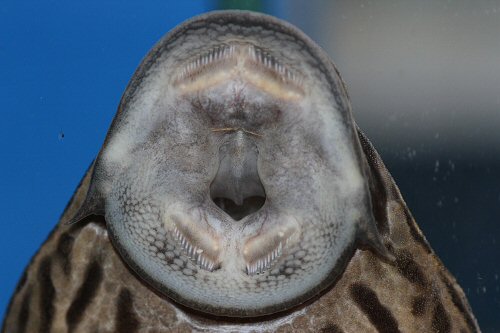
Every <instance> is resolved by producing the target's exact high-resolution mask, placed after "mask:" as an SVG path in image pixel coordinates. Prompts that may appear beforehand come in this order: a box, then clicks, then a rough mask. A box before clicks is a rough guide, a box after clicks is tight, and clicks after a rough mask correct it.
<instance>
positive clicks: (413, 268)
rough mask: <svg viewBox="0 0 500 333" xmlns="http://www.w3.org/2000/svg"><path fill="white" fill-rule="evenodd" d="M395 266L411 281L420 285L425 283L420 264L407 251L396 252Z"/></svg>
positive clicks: (423, 285) (422, 285)
mask: <svg viewBox="0 0 500 333" xmlns="http://www.w3.org/2000/svg"><path fill="white" fill-rule="evenodd" d="M396 267H397V268H398V270H399V272H400V273H401V274H402V275H403V276H404V277H405V278H406V279H407V280H408V281H410V282H411V283H413V284H417V285H419V286H420V287H425V285H427V279H426V278H425V276H424V273H422V270H421V268H420V266H419V265H418V264H417V263H416V262H415V260H413V256H412V255H411V253H410V252H408V251H404V250H403V251H398V252H396Z"/></svg>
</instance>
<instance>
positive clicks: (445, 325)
mask: <svg viewBox="0 0 500 333" xmlns="http://www.w3.org/2000/svg"><path fill="white" fill-rule="evenodd" d="M432 329H433V330H434V332H436V333H448V332H451V322H450V317H449V315H448V313H447V312H446V310H445V309H444V306H443V303H441V301H438V303H437V304H436V306H435V307H434V314H433V315H432Z"/></svg>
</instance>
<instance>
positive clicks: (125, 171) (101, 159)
mask: <svg viewBox="0 0 500 333" xmlns="http://www.w3.org/2000/svg"><path fill="white" fill-rule="evenodd" d="M332 143H334V144H332ZM360 152H361V149H360V145H359V141H358V139H357V136H356V131H355V127H354V122H353V121H352V117H351V113H350V106H349V104H348V101H347V97H346V94H345V91H344V88H343V86H342V83H341V79H340V77H339V76H338V74H337V72H336V71H335V68H334V67H333V65H332V63H331V62H330V61H329V60H328V58H327V56H326V55H325V53H324V52H323V51H322V50H321V49H320V48H319V47H318V46H317V45H315V44H314V43H313V42H312V41H311V40H310V39H309V38H308V37H307V36H305V35H304V34H303V33H302V32H300V31H298V30H297V29H296V28H294V27H292V26H290V25H289V24H287V23H285V22H283V21H279V20H277V19H275V18H271V17H268V16H264V15H261V14H255V13H240V14H238V15H233V14H231V13H218V14H209V15H204V16H200V17H197V18H195V19H192V20H190V21H188V22H185V23H184V24H182V25H180V26H179V27H177V28H176V29H174V30H173V31H172V32H170V33H169V34H168V35H167V36H166V37H164V38H163V39H162V40H161V41H160V42H159V43H158V44H157V45H156V46H155V47H154V48H153V49H152V51H151V52H150V53H149V54H148V56H146V58H145V59H144V60H143V62H142V64H141V66H140V67H139V69H138V71H137V72H136V73H135V75H134V77H133V79H132V81H131V83H130V84H129V86H128V88H127V90H126V92H125V94H124V97H123V99H122V102H121V104H120V107H119V112H118V114H117V116H116V118H115V119H114V121H113V124H112V126H111V129H110V132H109V134H108V136H107V138H106V142H105V145H104V146H103V149H102V150H101V152H100V154H99V156H98V158H97V160H96V164H95V170H94V174H93V179H92V182H91V187H90V192H89V195H88V198H87V200H86V204H85V205H84V206H83V208H82V210H81V211H80V212H79V214H78V215H77V217H76V218H75V220H77V219H80V218H82V217H84V216H86V215H89V214H95V213H98V214H99V213H102V212H104V215H105V216H106V221H107V225H108V229H109V231H110V235H111V239H112V240H113V242H114V244H115V246H116V247H117V249H118V251H119V252H120V253H121V255H122V256H123V258H124V259H125V261H126V262H127V263H128V264H129V265H130V266H131V267H132V268H133V269H134V270H135V271H137V272H138V274H139V275H140V276H141V277H142V278H143V279H144V280H145V281H146V282H148V283H150V284H151V285H152V286H153V287H154V288H156V289H158V290H159V291H160V292H162V293H164V294H165V295H167V296H169V297H172V298H173V299H175V300H176V301H178V302H181V303H183V304H185V305H187V306H189V307H193V308H195V309H197V310H200V311H204V312H210V313H212V314H217V315H227V316H255V315H263V314H270V313H273V312H276V311H282V310H284V309H287V308H289V307H291V306H294V305H297V304H299V303H301V302H303V301H305V300H307V299H308V298H310V297H312V296H314V295H316V294H317V293H318V292H320V291H321V290H323V289H324V288H325V287H327V286H328V285H329V284H331V281H333V280H335V279H336V277H337V275H338V274H339V273H340V272H341V271H342V270H343V267H344V266H345V264H346V259H347V257H348V254H349V253H352V251H353V249H354V246H355V245H356V243H357V242H359V241H360V240H364V241H365V243H366V244H367V245H369V246H372V247H373V248H374V249H376V250H378V251H379V252H380V253H386V250H385V248H384V246H383V245H382V243H381V241H380V238H379V236H378V234H377V231H376V228H375V221H374V217H373V214H372V211H371V210H372V208H371V202H370V194H369V190H368V178H367V171H366V162H365V161H364V160H363V156H362V155H361V154H360ZM211 188H212V198H211V196H210V193H211ZM214 192H217V194H218V196H220V197H222V198H226V199H230V200H232V201H233V202H235V203H236V204H240V205H241V204H242V202H243V199H245V198H249V197H252V196H262V197H263V196H265V203H264V205H263V207H261V208H260V209H255V210H257V211H255V212H253V213H252V214H249V215H247V216H244V217H243V218H242V219H241V220H235V219H234V218H232V217H231V216H229V215H228V214H227V213H226V212H224V210H222V209H221V208H219V207H218V206H216V205H215V203H214V202H213V201H212V199H213V194H214Z"/></svg>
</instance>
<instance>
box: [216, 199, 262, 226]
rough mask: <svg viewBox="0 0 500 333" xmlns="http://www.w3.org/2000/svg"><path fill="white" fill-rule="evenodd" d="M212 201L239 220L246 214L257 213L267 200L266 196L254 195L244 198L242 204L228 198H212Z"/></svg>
mask: <svg viewBox="0 0 500 333" xmlns="http://www.w3.org/2000/svg"><path fill="white" fill-rule="evenodd" d="M212 201H213V202H214V203H215V204H216V205H217V207H219V208H220V209H222V210H223V211H224V212H226V214H227V215H229V216H231V218H232V219H233V220H236V221H239V220H241V219H242V218H244V217H245V216H248V215H250V214H253V213H255V212H256V211H258V210H259V209H260V208H261V207H262V206H264V202H265V201H266V197H263V196H253V197H248V198H245V199H243V203H242V204H241V205H237V204H236V203H235V202H234V201H233V200H231V199H228V198H222V197H217V198H212Z"/></svg>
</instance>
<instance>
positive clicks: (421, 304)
mask: <svg viewBox="0 0 500 333" xmlns="http://www.w3.org/2000/svg"><path fill="white" fill-rule="evenodd" d="M426 305H427V298H426V297H425V296H416V297H413V301H412V302H411V314H412V315H414V316H416V317H421V316H423V315H424V314H425V310H426Z"/></svg>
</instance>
